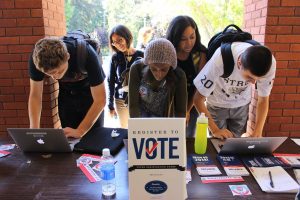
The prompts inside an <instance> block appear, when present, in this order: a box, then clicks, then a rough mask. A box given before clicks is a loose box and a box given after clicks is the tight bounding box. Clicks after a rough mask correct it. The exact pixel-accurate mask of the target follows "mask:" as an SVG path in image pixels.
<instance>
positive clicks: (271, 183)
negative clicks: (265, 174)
mask: <svg viewBox="0 0 300 200" xmlns="http://www.w3.org/2000/svg"><path fill="white" fill-rule="evenodd" d="M269 178H270V186H271V187H272V188H274V182H273V178H272V174H271V171H269Z"/></svg>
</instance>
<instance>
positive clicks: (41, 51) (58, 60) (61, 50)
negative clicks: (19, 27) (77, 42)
mask: <svg viewBox="0 0 300 200" xmlns="http://www.w3.org/2000/svg"><path fill="white" fill-rule="evenodd" d="M32 58H33V62H34V64H35V65H36V67H38V68H39V69H42V70H43V71H44V72H47V71H49V70H52V69H56V68H57V67H59V66H60V65H62V64H63V63H65V62H67V61H68V58H69V53H68V50H67V47H66V45H65V43H64V42H63V41H61V40H60V39H58V38H43V39H40V40H39V41H38V42H37V43H36V44H35V47H34V50H33V55H32Z"/></svg>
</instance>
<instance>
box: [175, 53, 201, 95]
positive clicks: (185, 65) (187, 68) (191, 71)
mask: <svg viewBox="0 0 300 200" xmlns="http://www.w3.org/2000/svg"><path fill="white" fill-rule="evenodd" d="M177 66H178V67H180V68H181V69H182V70H183V71H184V72H185V76H186V80H187V92H188V98H189V99H190V98H192V97H193V95H194V92H195V89H196V88H195V85H194V83H193V80H194V79H195V78H196V76H197V73H196V71H195V66H194V63H193V59H192V54H190V55H189V57H188V59H186V60H178V59H177Z"/></svg>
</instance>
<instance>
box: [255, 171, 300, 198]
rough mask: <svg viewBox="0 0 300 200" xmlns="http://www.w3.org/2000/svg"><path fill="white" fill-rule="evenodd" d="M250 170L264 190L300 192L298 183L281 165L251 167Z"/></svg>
mask: <svg viewBox="0 0 300 200" xmlns="http://www.w3.org/2000/svg"><path fill="white" fill-rule="evenodd" d="M249 170H250V172H251V173H252V175H253V177H254V178H255V180H256V181H257V183H258V185H259V186H260V188H261V189H262V191H265V192H268V193H297V192H298V189H299V185H298V183H297V182H296V181H295V180H294V179H293V178H292V177H291V176H290V175H289V174H288V173H287V172H286V171H285V170H284V169H283V168H282V167H280V166H276V167H250V168H249ZM272 185H273V187H272Z"/></svg>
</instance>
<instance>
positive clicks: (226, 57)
mask: <svg viewBox="0 0 300 200" xmlns="http://www.w3.org/2000/svg"><path fill="white" fill-rule="evenodd" d="M221 54H222V59H223V66H224V67H223V68H224V73H223V75H222V76H221V77H222V78H228V77H229V76H230V75H231V74H232V72H233V68H234V60H233V55H232V51H231V43H222V44H221Z"/></svg>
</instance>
